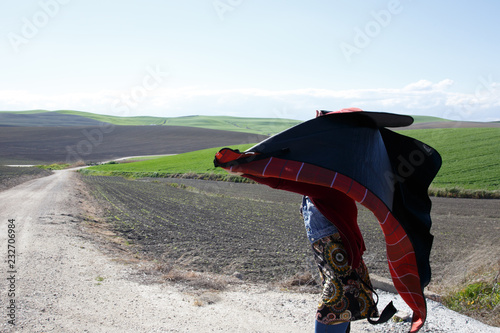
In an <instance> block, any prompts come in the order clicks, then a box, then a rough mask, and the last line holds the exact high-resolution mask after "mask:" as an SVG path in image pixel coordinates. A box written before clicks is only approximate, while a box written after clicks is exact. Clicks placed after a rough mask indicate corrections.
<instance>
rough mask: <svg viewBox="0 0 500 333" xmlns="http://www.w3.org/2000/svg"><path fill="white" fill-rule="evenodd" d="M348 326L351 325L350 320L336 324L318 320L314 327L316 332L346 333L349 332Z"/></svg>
mask: <svg viewBox="0 0 500 333" xmlns="http://www.w3.org/2000/svg"><path fill="white" fill-rule="evenodd" d="M347 327H349V322H348V321H347V322H344V323H340V324H335V325H325V324H322V323H320V322H319V321H317V320H316V325H315V327H314V332H315V333H345V332H347Z"/></svg>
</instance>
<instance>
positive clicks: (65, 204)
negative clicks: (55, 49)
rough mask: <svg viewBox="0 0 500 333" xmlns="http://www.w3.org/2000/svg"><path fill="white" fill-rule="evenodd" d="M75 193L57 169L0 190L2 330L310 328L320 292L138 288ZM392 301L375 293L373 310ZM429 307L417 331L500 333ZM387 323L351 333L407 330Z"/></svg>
mask: <svg viewBox="0 0 500 333" xmlns="http://www.w3.org/2000/svg"><path fill="white" fill-rule="evenodd" d="M79 188H80V184H79V183H78V180H77V177H74V174H73V173H72V172H71V171H57V172H55V173H54V174H53V175H51V176H48V177H44V178H39V179H35V180H32V181H29V182H26V183H23V184H21V185H19V186H16V187H14V188H12V189H9V190H6V191H4V192H1V193H0V221H1V222H0V251H2V252H0V255H1V256H2V257H3V258H4V260H2V261H1V263H0V265H1V267H0V295H1V298H0V304H1V306H0V309H1V310H0V331H1V332H30V333H34V332H65V333H68V332H92V333H93V332H236V331H237V332H310V331H312V321H313V320H314V319H313V317H314V308H315V304H316V301H317V295H311V294H295V293H288V292H279V291H273V290H269V289H268V288H267V287H265V286H261V285H247V284H241V283H240V284H235V285H234V286H233V287H230V288H229V289H228V290H227V291H222V292H217V291H205V292H202V293H200V292H197V293H196V292H192V291H189V290H182V289H180V288H179V287H178V286H175V285H169V284H165V283H162V284H159V283H152V284H145V283H140V282H136V281H137V279H134V278H132V277H133V276H136V275H137V272H138V269H139V268H140V267H138V266H137V265H138V264H125V263H124V262H122V261H119V260H117V258H118V257H117V256H114V255H112V254H110V253H106V254H105V253H103V252H102V251H101V249H100V248H99V246H98V245H97V243H96V242H94V241H93V239H92V238H91V237H90V236H89V235H88V234H86V233H85V232H83V231H82V229H81V226H80V225H81V223H82V221H81V215H80V214H82V212H81V210H80V208H81V206H82V204H83V203H82V200H83V198H82V197H81V194H79ZM9 220H11V222H12V223H9V222H8V221H9ZM12 220H13V221H12ZM9 229H10V230H14V231H13V232H12V231H11V233H10V235H15V238H13V236H10V238H9V236H8V235H9ZM9 239H10V241H9ZM12 239H14V241H12ZM8 244H10V245H11V247H10V250H14V249H15V253H14V252H13V251H11V252H9V251H8V250H9V248H8ZM9 254H10V255H12V257H7V256H8V255H9ZM14 259H15V262H14V261H13V260H14ZM9 264H10V265H12V266H10V267H9ZM392 298H394V296H393V295H390V294H384V293H382V295H381V301H380V304H381V305H385V304H386V301H388V300H389V299H392ZM11 304H13V305H14V306H12V305H11ZM9 307H10V308H9ZM429 310H430V311H432V312H431V313H430V314H429V320H428V323H427V324H426V327H425V329H424V330H422V331H423V332H431V331H432V332H452V331H453V332H498V329H494V328H491V327H488V326H485V325H482V324H480V323H478V322H476V321H474V320H471V319H470V318H467V317H463V316H460V315H458V314H455V313H453V312H451V311H449V310H446V309H444V308H443V307H442V306H441V305H439V304H438V303H434V302H431V301H429ZM9 321H11V323H9ZM12 321H13V322H12ZM12 323H14V324H12ZM387 325H389V326H387ZM387 325H385V326H384V325H382V326H380V327H371V326H369V325H368V324H366V323H365V322H360V323H355V324H354V325H353V331H360V332H361V331H362V332H389V331H390V332H404V331H407V329H408V323H389V324H387Z"/></svg>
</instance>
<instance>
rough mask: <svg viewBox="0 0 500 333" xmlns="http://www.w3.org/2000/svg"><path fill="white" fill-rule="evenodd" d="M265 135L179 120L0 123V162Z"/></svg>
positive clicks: (132, 152) (131, 152) (81, 157)
mask: <svg viewBox="0 0 500 333" xmlns="http://www.w3.org/2000/svg"><path fill="white" fill-rule="evenodd" d="M265 138H266V137H265V136H261V135H256V134H248V133H242V132H230V131H218V130H211V129H204V128H194V127H185V126H114V125H110V124H105V123H101V125H100V126H91V127H2V130H1V131H0V142H1V145H0V164H21V162H22V161H24V163H26V164H42V163H43V164H47V163H55V162H64V163H69V164H72V163H75V162H78V161H84V162H87V163H88V162H99V161H106V160H111V159H115V158H120V157H124V156H141V155H161V154H178V153H185V152H189V151H194V150H199V149H204V148H213V147H220V146H228V145H237V144H242V143H254V142H259V141H262V140H263V139H265Z"/></svg>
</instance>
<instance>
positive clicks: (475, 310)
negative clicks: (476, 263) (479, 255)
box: [442, 266, 500, 327]
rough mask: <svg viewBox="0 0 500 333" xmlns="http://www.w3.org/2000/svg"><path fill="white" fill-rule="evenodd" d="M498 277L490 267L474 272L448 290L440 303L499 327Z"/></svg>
mask: <svg viewBox="0 0 500 333" xmlns="http://www.w3.org/2000/svg"><path fill="white" fill-rule="evenodd" d="M499 267H500V266H499ZM492 276H494V277H492ZM499 277H500V271H498V270H495V268H492V267H491V266H490V268H489V269H487V270H479V271H476V272H475V273H474V274H471V275H469V276H468V277H467V278H466V279H464V281H463V282H462V283H461V284H459V285H457V286H454V287H453V288H451V289H450V290H448V291H447V292H446V296H444V297H443V298H442V303H443V304H444V305H445V306H446V307H448V308H449V309H451V310H454V311H457V312H459V313H462V314H464V315H466V316H469V317H472V318H476V319H479V320H481V321H482V322H484V323H486V324H488V325H492V326H496V327H500V283H499V281H498V279H499Z"/></svg>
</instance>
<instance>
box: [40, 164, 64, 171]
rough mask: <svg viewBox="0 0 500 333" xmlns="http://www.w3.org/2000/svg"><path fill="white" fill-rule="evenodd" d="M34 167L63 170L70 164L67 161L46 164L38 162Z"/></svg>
mask: <svg viewBox="0 0 500 333" xmlns="http://www.w3.org/2000/svg"><path fill="white" fill-rule="evenodd" d="M36 167H37V168H40V169H45V170H63V169H67V168H69V167H70V164H69V163H54V164H48V165H44V164H40V165H37V166H36Z"/></svg>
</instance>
